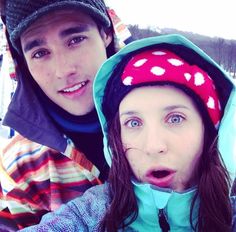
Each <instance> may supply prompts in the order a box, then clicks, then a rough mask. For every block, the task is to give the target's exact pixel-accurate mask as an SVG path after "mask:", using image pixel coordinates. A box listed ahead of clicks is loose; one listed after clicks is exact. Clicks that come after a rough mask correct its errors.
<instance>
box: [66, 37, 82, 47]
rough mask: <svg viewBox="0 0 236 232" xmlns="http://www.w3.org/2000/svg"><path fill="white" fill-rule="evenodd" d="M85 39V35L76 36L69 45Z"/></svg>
mask: <svg viewBox="0 0 236 232" xmlns="http://www.w3.org/2000/svg"><path fill="white" fill-rule="evenodd" d="M84 39H85V37H83V36H79V37H75V38H73V39H72V40H70V42H69V45H73V44H78V43H80V42H82V41H83V40H84Z"/></svg>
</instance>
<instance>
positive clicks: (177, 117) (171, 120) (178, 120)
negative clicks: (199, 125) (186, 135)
mask: <svg viewBox="0 0 236 232" xmlns="http://www.w3.org/2000/svg"><path fill="white" fill-rule="evenodd" d="M183 120H184V117H183V116H182V115H177V114H175V115H171V116H170V117H169V118H168V120H167V121H168V123H171V124H180V123H181V122H182V121H183Z"/></svg>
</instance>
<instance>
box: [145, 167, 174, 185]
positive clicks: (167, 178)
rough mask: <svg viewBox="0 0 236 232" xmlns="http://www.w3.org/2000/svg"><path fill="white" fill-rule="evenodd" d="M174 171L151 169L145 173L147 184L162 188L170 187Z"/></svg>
mask: <svg viewBox="0 0 236 232" xmlns="http://www.w3.org/2000/svg"><path fill="white" fill-rule="evenodd" d="M175 173H176V171H173V170H169V169H160V170H152V171H150V172H148V174H147V175H146V181H147V182H148V183H149V184H152V185H156V186H158V187H162V188H170V187H171V183H172V181H173V178H174V176H175Z"/></svg>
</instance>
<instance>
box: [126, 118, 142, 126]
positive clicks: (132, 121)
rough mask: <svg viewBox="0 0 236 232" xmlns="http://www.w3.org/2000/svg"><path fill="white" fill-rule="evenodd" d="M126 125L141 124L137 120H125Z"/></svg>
mask: <svg viewBox="0 0 236 232" xmlns="http://www.w3.org/2000/svg"><path fill="white" fill-rule="evenodd" d="M126 125H127V126H128V127H132V128H133V127H139V126H141V123H140V122H139V121H138V120H129V121H128V122H126Z"/></svg>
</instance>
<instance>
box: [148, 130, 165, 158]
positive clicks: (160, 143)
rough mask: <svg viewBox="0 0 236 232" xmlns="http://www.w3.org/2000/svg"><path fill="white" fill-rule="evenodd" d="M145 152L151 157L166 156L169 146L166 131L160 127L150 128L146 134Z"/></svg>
mask: <svg viewBox="0 0 236 232" xmlns="http://www.w3.org/2000/svg"><path fill="white" fill-rule="evenodd" d="M144 144H145V151H146V153H147V154H149V155H157V154H166V153H167V151H168V144H167V138H166V133H165V130H163V129H160V127H150V128H148V131H147V133H146V139H145V142H144Z"/></svg>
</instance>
